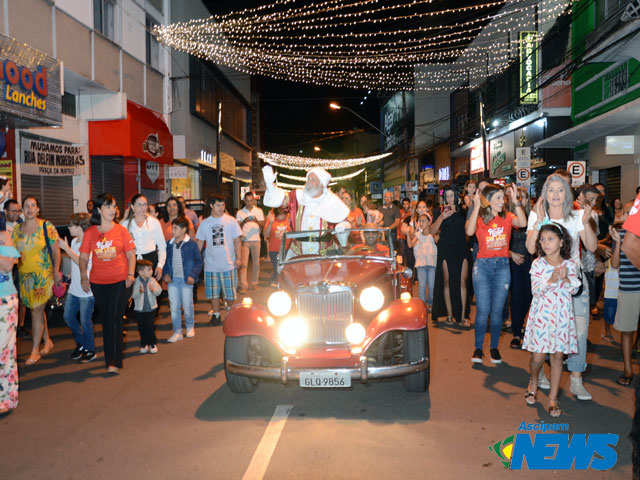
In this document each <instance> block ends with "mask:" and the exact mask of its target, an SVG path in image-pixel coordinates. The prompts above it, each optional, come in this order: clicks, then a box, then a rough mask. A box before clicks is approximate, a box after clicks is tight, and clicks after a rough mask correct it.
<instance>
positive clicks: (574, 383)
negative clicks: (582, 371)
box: [570, 375, 593, 400]
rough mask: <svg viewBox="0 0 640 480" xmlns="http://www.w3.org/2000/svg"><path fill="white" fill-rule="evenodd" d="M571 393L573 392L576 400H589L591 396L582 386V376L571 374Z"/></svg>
mask: <svg viewBox="0 0 640 480" xmlns="http://www.w3.org/2000/svg"><path fill="white" fill-rule="evenodd" d="M570 390H571V393H573V394H574V395H575V396H576V397H578V400H591V399H592V398H593V397H592V396H591V394H590V393H589V392H587V390H586V389H585V388H584V384H583V383H582V377H574V376H573V375H572V376H571V389H570Z"/></svg>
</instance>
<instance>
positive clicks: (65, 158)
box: [20, 138, 87, 176]
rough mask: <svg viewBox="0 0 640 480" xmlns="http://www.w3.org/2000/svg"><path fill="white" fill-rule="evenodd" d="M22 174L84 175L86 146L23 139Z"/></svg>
mask: <svg viewBox="0 0 640 480" xmlns="http://www.w3.org/2000/svg"><path fill="white" fill-rule="evenodd" d="M21 151H22V154H21V160H22V161H21V165H20V173H22V174H26V175H48V176H70V175H84V173H85V164H86V161H87V146H86V145H68V144H64V143H56V142H45V141H42V140H32V139H29V138H22V149H21Z"/></svg>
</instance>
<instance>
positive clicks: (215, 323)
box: [209, 313, 222, 327]
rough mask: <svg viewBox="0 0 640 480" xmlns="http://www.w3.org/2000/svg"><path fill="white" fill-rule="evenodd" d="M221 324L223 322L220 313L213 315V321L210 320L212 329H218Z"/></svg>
mask: <svg viewBox="0 0 640 480" xmlns="http://www.w3.org/2000/svg"><path fill="white" fill-rule="evenodd" d="M221 324H222V320H221V319H220V314H219V313H214V314H213V315H211V320H209V326H210V327H217V326H218V325H221Z"/></svg>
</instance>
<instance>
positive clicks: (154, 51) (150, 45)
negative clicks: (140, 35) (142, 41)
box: [146, 15, 160, 70]
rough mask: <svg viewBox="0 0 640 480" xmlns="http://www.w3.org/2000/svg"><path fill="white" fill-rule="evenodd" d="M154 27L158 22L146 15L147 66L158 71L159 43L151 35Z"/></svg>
mask: <svg viewBox="0 0 640 480" xmlns="http://www.w3.org/2000/svg"><path fill="white" fill-rule="evenodd" d="M156 25H158V22H156V21H155V20H154V19H153V18H151V17H150V16H148V15H147V33H146V35H147V39H146V41H147V64H148V65H149V66H150V67H151V68H155V69H156V70H160V43H158V40H157V39H156V37H155V36H154V35H153V34H152V33H151V32H152V31H153V28H154V27H155V26H156Z"/></svg>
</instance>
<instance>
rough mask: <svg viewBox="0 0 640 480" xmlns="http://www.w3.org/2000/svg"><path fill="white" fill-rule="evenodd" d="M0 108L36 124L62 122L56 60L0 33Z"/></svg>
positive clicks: (56, 124) (56, 123)
mask: <svg viewBox="0 0 640 480" xmlns="http://www.w3.org/2000/svg"><path fill="white" fill-rule="evenodd" d="M0 111H2V112H5V113H9V114H10V115H14V116H16V117H20V118H23V119H25V120H31V121H33V122H34V124H37V125H46V126H60V125H62V97H61V78H60V62H59V61H58V60H56V59H55V58H52V57H50V56H48V55H46V54H44V53H42V52H41V51H39V50H36V49H35V48H32V47H30V46H29V45H26V44H24V43H20V42H17V41H16V40H13V39H11V38H9V37H6V36H4V35H0Z"/></svg>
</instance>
